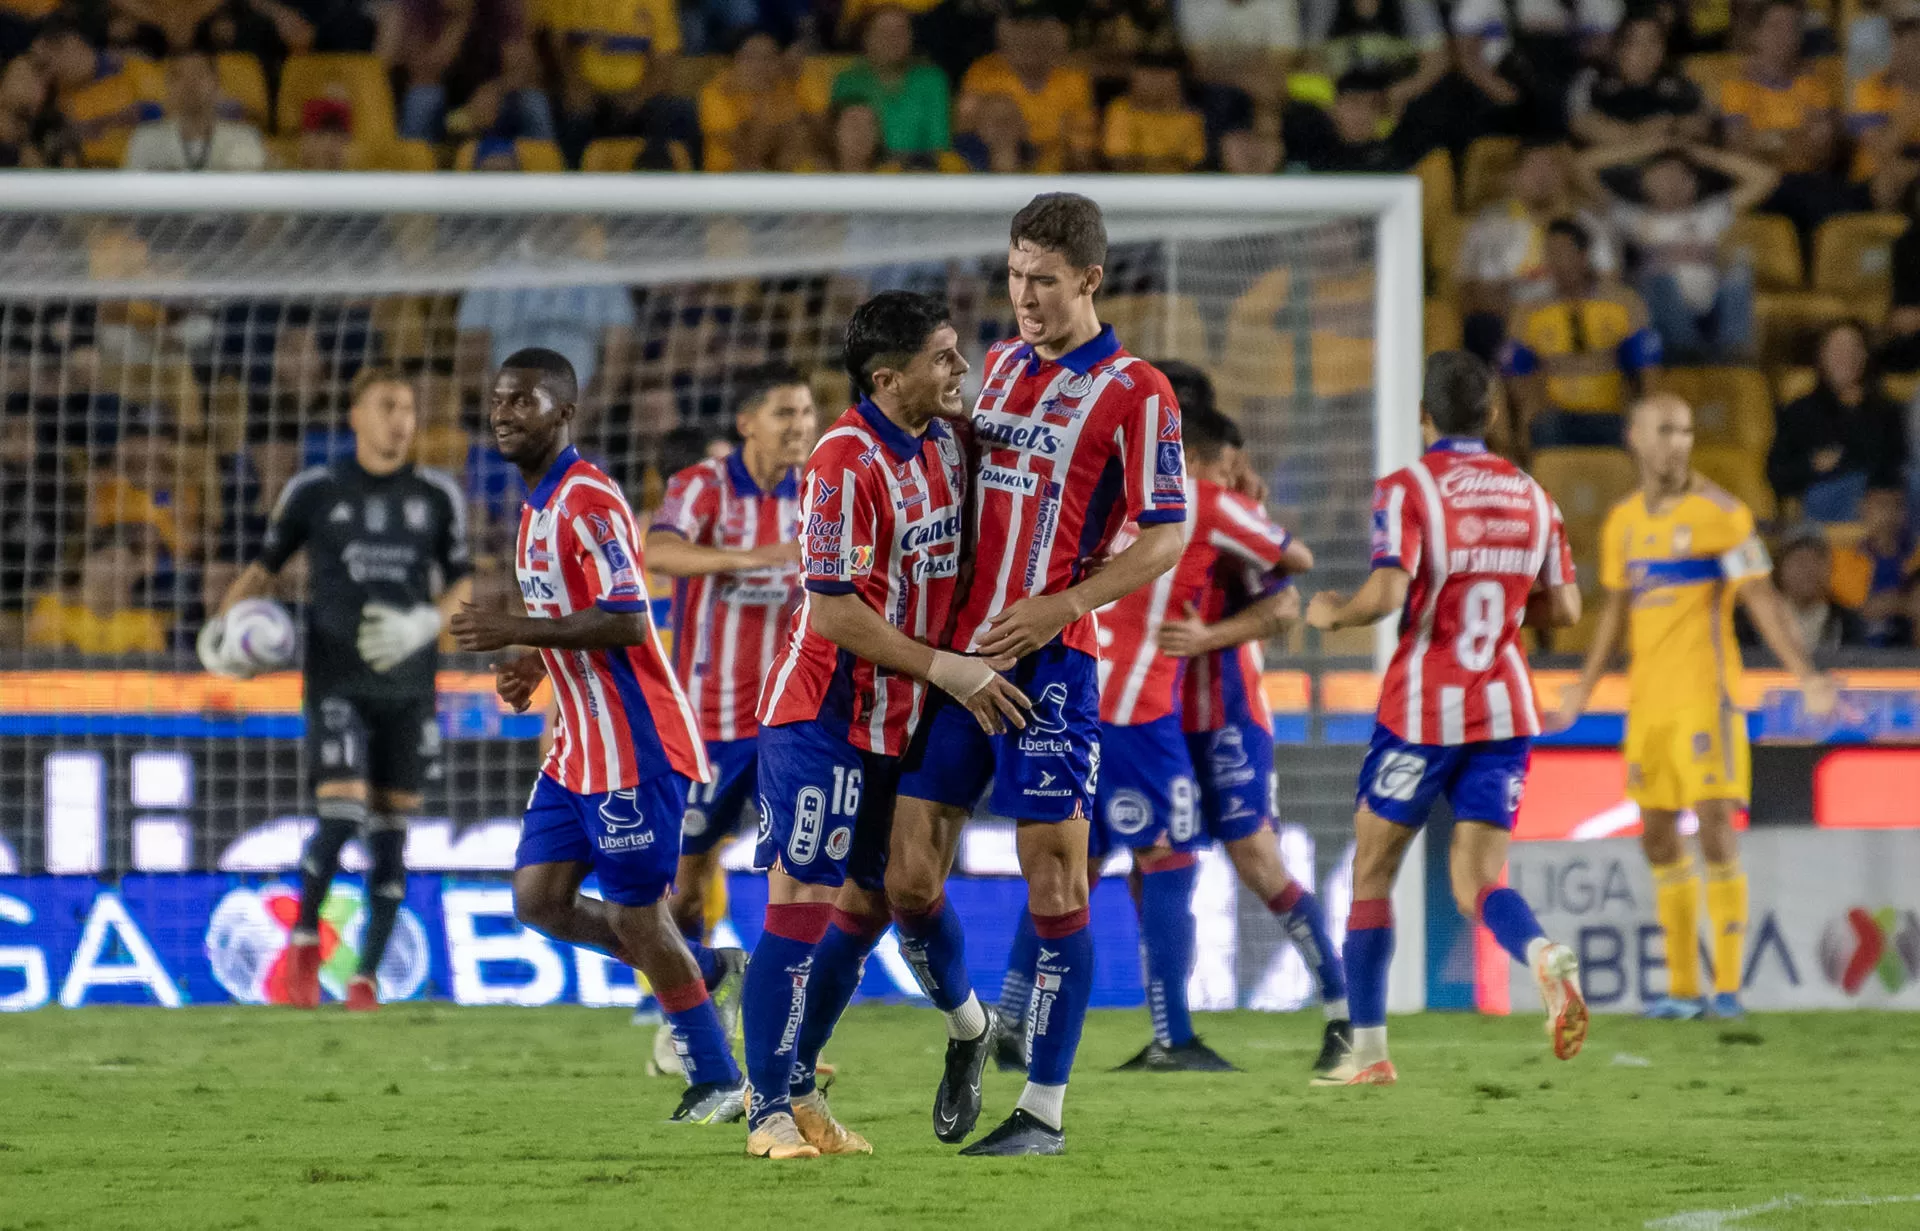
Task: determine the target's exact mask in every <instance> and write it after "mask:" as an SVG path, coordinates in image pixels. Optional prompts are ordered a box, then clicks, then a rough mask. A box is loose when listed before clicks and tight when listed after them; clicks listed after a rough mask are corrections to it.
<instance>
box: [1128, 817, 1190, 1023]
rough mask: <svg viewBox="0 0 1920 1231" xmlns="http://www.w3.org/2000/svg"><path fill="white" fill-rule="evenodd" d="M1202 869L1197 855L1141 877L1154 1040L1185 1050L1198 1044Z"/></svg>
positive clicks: (1166, 861)
mask: <svg viewBox="0 0 1920 1231" xmlns="http://www.w3.org/2000/svg"><path fill="white" fill-rule="evenodd" d="M1199 873H1200V869H1199V867H1198V866H1197V865H1196V864H1195V862H1194V858H1193V856H1191V855H1184V854H1173V855H1167V856H1164V857H1162V858H1161V859H1160V860H1159V861H1158V862H1157V863H1155V864H1154V865H1153V866H1151V867H1146V868H1142V869H1141V872H1140V941H1141V947H1142V948H1143V949H1145V951H1146V957H1147V1010H1148V1012H1149V1013H1150V1014H1151V1016H1152V1018H1153V1036H1154V1038H1156V1039H1158V1040H1160V1042H1161V1043H1163V1044H1168V1045H1170V1046H1174V1047H1179V1046H1182V1045H1184V1044H1186V1043H1190V1042H1192V1041H1193V1018H1192V1016H1191V1014H1189V1012H1188V1011H1187V976H1188V975H1189V974H1191V973H1192V971H1193V952H1194V943H1195V930H1196V926H1195V924H1194V921H1193V885H1194V881H1195V880H1196V879H1198V877H1199Z"/></svg>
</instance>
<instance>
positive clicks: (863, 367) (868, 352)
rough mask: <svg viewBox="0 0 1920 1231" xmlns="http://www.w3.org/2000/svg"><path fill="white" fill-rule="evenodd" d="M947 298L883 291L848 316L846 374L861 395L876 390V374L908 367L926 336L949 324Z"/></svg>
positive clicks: (869, 394) (949, 314) (925, 341)
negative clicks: (874, 381)
mask: <svg viewBox="0 0 1920 1231" xmlns="http://www.w3.org/2000/svg"><path fill="white" fill-rule="evenodd" d="M952 319H953V314H952V313H951V312H949V311H948V310H947V304H946V301H945V300H943V299H941V298H939V297H938V296H934V295H921V294H918V293H916V292H914V291H882V292H880V293H879V294H878V295H875V296H874V297H873V298H872V299H869V300H867V302H865V303H863V304H861V305H860V306H859V307H857V308H855V309H854V310H853V315H851V316H849V317H848V318H847V354H846V363H847V375H848V376H851V377H852V378H853V384H854V387H855V388H856V389H858V390H859V391H860V393H861V395H862V396H871V395H872V393H873V374H874V373H875V372H876V371H878V370H880V369H881V368H901V367H905V366H906V365H907V364H908V363H910V362H911V361H912V360H913V357H914V356H915V355H917V354H919V353H920V348H921V347H922V346H925V345H926V343H927V336H928V335H929V334H931V333H932V332H933V331H934V330H936V329H938V328H940V326H942V325H946V324H950V323H951V322H952Z"/></svg>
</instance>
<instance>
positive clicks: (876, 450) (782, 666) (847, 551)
mask: <svg viewBox="0 0 1920 1231" xmlns="http://www.w3.org/2000/svg"><path fill="white" fill-rule="evenodd" d="M801 491H802V492H803V493H804V498H805V503H804V505H803V507H802V509H801V513H800V519H801V568H802V570H803V574H804V577H805V581H804V585H805V588H806V593H805V594H804V595H803V596H802V598H801V603H800V613H799V615H798V616H796V617H795V618H794V622H793V633H792V635H791V636H789V637H788V639H787V646H786V649H785V650H784V651H783V652H782V653H781V655H780V657H779V658H778V659H777V660H776V661H775V663H774V667H773V673H772V674H771V675H770V676H768V677H767V685H766V689H765V691H763V692H762V693H761V694H760V723H761V725H762V726H769V727H774V726H782V725H784V724H786V723H790V722H808V721H818V722H820V723H822V724H824V725H826V726H827V727H828V728H829V729H830V730H832V731H833V732H834V733H835V734H837V735H844V737H845V739H846V741H847V742H848V743H849V744H852V745H853V746H854V747H856V748H864V749H866V750H867V751H869V752H877V753H881V754H883V755H887V756H898V755H900V754H901V753H902V752H904V751H906V747H907V739H908V737H909V736H911V735H912V734H913V730H914V727H915V726H916V725H917V724H918V723H919V721H920V711H921V707H922V705H923V703H924V702H925V700H926V689H927V685H926V684H924V683H923V682H921V681H920V680H916V679H914V678H913V677H912V676H908V675H901V674H899V673H897V672H893V671H889V670H887V669H885V668H883V667H879V666H876V665H874V664H873V663H872V662H869V661H868V660H866V659H864V658H860V657H857V656H856V655H855V654H853V653H851V652H849V651H847V650H844V649H841V648H840V647H839V646H837V645H835V644H834V643H833V642H831V641H829V640H827V639H826V638H825V637H823V636H821V635H820V634H819V633H818V632H816V631H814V629H813V627H812V624H811V621H810V619H809V616H810V613H811V608H812V604H813V601H814V597H813V596H814V595H817V594H857V595H859V596H860V600H861V601H862V602H864V603H866V605H867V606H869V607H871V608H873V609H874V610H875V611H877V612H879V613H880V616H881V618H882V619H884V620H886V621H887V623H889V624H891V625H893V626H894V627H895V628H897V629H899V630H900V631H901V632H903V633H905V634H906V635H907V636H909V637H912V638H913V639H914V640H916V641H924V642H928V643H932V642H933V641H934V640H935V639H936V638H937V637H938V636H939V633H940V631H941V629H942V628H944V627H945V625H946V623H947V617H948V616H949V615H950V614H951V612H952V608H953V591H954V586H955V584H956V580H957V578H958V577H959V575H960V537H961V529H962V524H963V523H962V516H963V514H964V511H965V504H966V491H967V470H966V460H965V455H964V454H963V453H962V452H961V449H960V443H959V440H958V439H957V438H956V437H955V436H954V432H953V428H952V426H951V425H949V424H946V423H942V422H939V421H938V420H936V421H935V422H933V423H931V424H929V425H928V426H927V430H926V433H925V434H924V435H922V436H919V437H914V436H912V435H910V434H908V432H907V431H906V430H905V429H904V428H902V427H900V426H899V425H898V424H896V423H894V422H893V421H892V420H890V419H888V418H887V417H886V415H884V414H882V413H881V411H880V408H879V407H877V406H875V405H874V404H873V403H872V402H870V401H868V400H867V399H865V398H862V399H860V402H859V403H858V404H857V405H855V406H854V407H853V408H852V409H850V410H848V411H847V412H846V413H845V414H843V415H841V416H840V418H839V419H838V420H836V421H835V422H834V424H833V426H832V428H830V429H828V431H827V434H826V435H824V436H822V437H821V438H820V443H819V444H817V445H815V446H814V449H813V456H812V457H810V458H808V459H807V471H806V474H805V476H804V477H803V478H802V479H801Z"/></svg>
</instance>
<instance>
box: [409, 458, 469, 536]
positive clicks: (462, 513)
mask: <svg viewBox="0 0 1920 1231" xmlns="http://www.w3.org/2000/svg"><path fill="white" fill-rule="evenodd" d="M415 473H417V474H418V475H419V476H420V477H421V478H423V479H425V480H426V481H427V482H429V483H431V484H433V485H434V486H435V487H437V488H439V489H440V490H441V491H442V492H443V493H445V494H446V497H447V503H448V504H449V505H450V506H452V509H453V524H452V529H451V530H449V531H448V534H449V535H450V536H451V537H452V539H453V541H454V543H455V545H456V546H457V548H458V549H459V552H460V554H461V555H462V556H465V555H466V547H467V497H466V493H465V492H463V491H461V490H460V485H459V484H458V483H456V482H454V479H453V476H452V475H450V474H448V473H447V472H446V471H444V470H435V469H434V468H433V467H431V466H421V467H420V468H419V469H418V470H417V471H416V472H415Z"/></svg>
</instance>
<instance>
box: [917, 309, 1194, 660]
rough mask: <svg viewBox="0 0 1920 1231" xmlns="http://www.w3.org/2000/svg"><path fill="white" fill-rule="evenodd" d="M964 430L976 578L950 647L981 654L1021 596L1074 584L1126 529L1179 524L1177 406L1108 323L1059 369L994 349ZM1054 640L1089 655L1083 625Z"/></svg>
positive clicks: (1016, 346) (1181, 485) (1162, 381)
mask: <svg viewBox="0 0 1920 1231" xmlns="http://www.w3.org/2000/svg"><path fill="white" fill-rule="evenodd" d="M973 427H974V438H975V447H976V454H977V457H978V459H979V464H978V467H977V468H976V469H975V471H974V474H973V480H974V484H975V489H974V499H973V511H972V518H973V522H972V528H973V535H972V541H973V545H974V547H973V550H974V559H973V577H972V580H971V582H969V584H968V588H967V593H966V596H965V598H964V599H963V600H962V601H961V604H960V615H959V620H958V622H957V624H956V625H955V628H954V634H953V640H952V644H953V646H954V648H956V649H961V650H973V649H978V648H979V645H980V642H981V641H982V640H983V639H984V637H985V633H986V629H987V621H988V620H989V619H990V618H992V617H993V616H996V615H998V614H999V613H1000V612H1002V611H1004V610H1006V608H1008V607H1009V606H1011V605H1013V604H1014V603H1015V602H1017V601H1019V600H1020V599H1023V598H1026V597H1027V596H1028V595H1032V594H1058V593H1059V592H1061V591H1062V590H1065V589H1066V588H1067V587H1068V586H1070V585H1072V584H1073V583H1074V582H1076V581H1078V580H1079V579H1080V576H1081V570H1082V567H1083V565H1084V563H1085V562H1086V561H1087V560H1088V559H1090V558H1092V557H1095V556H1099V555H1102V554H1105V552H1106V551H1107V550H1108V548H1109V546H1110V545H1111V544H1112V542H1113V539H1114V536H1115V535H1117V534H1118V533H1119V532H1120V528H1121V527H1122V526H1124V525H1125V524H1126V523H1127V522H1128V521H1134V522H1137V523H1139V524H1140V525H1154V524H1157V523H1160V522H1177V521H1181V520H1183V519H1184V518H1185V517H1186V460H1185V457H1184V455H1183V453H1182V451H1181V448H1180V406H1179V403H1177V402H1176V401H1175V400H1174V397H1173V390H1172V388H1171V387H1170V386H1169V385H1168V384H1167V378H1166V377H1165V376H1162V375H1161V374H1160V372H1159V370H1158V369H1157V368H1155V367H1154V366H1153V365H1152V364H1150V363H1148V362H1146V361H1145V360H1143V359H1137V358H1135V357H1134V356H1132V355H1129V354H1128V353H1127V352H1126V351H1125V350H1123V349H1121V346H1120V343H1119V341H1118V340H1117V339H1116V338H1115V337H1114V336H1113V327H1112V326H1111V325H1109V326H1106V327H1105V328H1103V329H1101V331H1100V333H1099V335H1098V336H1096V337H1095V338H1094V339H1093V340H1092V341H1090V342H1087V343H1085V344H1084V345H1082V346H1079V347H1077V348H1075V349H1074V350H1072V351H1069V352H1068V353H1066V354H1064V355H1062V356H1060V358H1059V359H1058V360H1046V359H1042V358H1040V357H1039V356H1038V355H1036V354H1035V353H1034V351H1033V348H1032V347H1031V346H1028V345H1026V344H1025V343H1022V342H1019V341H1009V342H998V343H995V344H994V346H993V347H992V348H991V349H990V350H988V352H987V359H986V383H985V384H984V385H983V386H982V387H981V389H980V398H979V400H978V402H976V403H975V405H974V410H973ZM1061 640H1062V641H1063V642H1064V643H1065V644H1066V645H1068V646H1070V647H1072V648H1074V649H1079V650H1084V651H1086V652H1087V653H1089V654H1095V653H1098V647H1097V646H1096V644H1095V631H1094V623H1093V620H1092V619H1091V618H1090V617H1089V618H1087V619H1082V620H1077V621H1075V622H1074V623H1072V624H1069V625H1068V626H1067V627H1066V629H1065V630H1064V631H1063V632H1062V633H1061Z"/></svg>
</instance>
